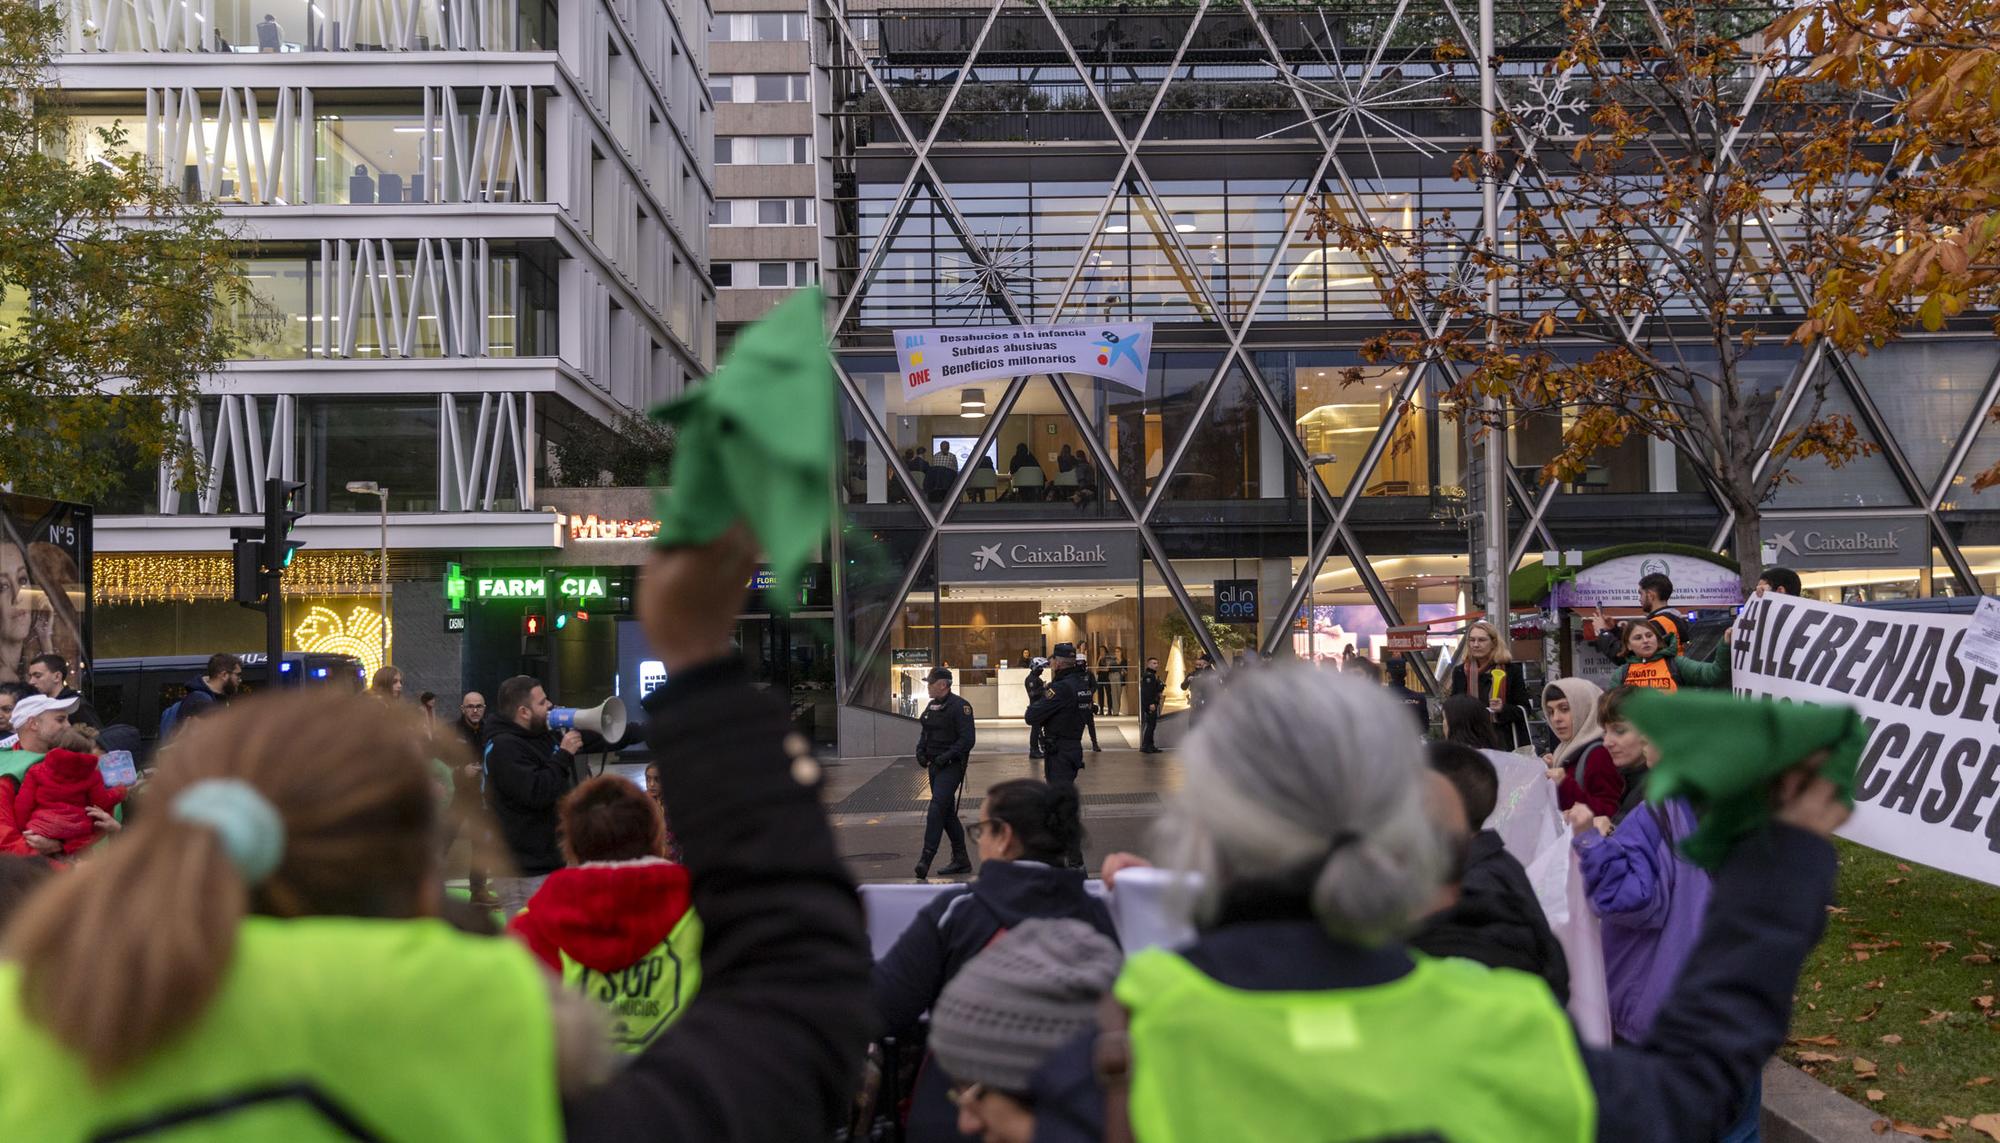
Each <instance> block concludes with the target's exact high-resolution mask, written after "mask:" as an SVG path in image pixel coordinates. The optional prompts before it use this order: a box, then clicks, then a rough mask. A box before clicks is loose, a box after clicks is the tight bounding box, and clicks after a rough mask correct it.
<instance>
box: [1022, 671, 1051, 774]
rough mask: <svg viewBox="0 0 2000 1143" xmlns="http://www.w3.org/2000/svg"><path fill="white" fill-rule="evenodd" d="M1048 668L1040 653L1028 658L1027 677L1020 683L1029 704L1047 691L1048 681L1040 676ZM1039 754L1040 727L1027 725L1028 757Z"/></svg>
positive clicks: (1038, 755) (1032, 703)
mask: <svg viewBox="0 0 2000 1143" xmlns="http://www.w3.org/2000/svg"><path fill="white" fill-rule="evenodd" d="M1048 669H1049V661H1048V660H1047V659H1044V658H1042V657H1041V656H1040V655H1037V656H1035V657H1034V658H1032V659H1030V660H1028V677H1027V679H1026V680H1025V681H1024V682H1023V684H1022V685H1023V686H1024V687H1025V688H1026V689H1027V692H1028V705H1029V706H1033V705H1035V704H1036V703H1038V702H1040V701H1042V696H1043V695H1045V694H1047V693H1049V681H1048V680H1047V679H1045V678H1043V677H1042V672H1043V671H1046V670H1048ZM1041 756H1042V731H1041V728H1040V727H1029V728H1028V757H1029V758H1030V759H1038V758H1040V757H1041Z"/></svg>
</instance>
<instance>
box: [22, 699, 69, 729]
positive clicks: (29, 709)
mask: <svg viewBox="0 0 2000 1143" xmlns="http://www.w3.org/2000/svg"><path fill="white" fill-rule="evenodd" d="M76 704H77V700H76V699H74V698H66V699H52V698H50V697H49V696H47V695H29V696H28V697H27V698H24V699H22V700H21V701H20V702H17V703H15V704H14V729H15V730H19V729H21V728H22V727H24V726H26V725H28V724H29V723H31V722H33V721H34V720H35V716H36V715H38V714H45V713H47V712H49V711H52V710H61V711H70V710H75V709H76Z"/></svg>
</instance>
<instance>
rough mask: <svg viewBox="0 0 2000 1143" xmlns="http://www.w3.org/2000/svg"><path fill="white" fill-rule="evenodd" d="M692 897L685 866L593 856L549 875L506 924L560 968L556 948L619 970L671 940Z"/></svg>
mask: <svg viewBox="0 0 2000 1143" xmlns="http://www.w3.org/2000/svg"><path fill="white" fill-rule="evenodd" d="M691 903H692V897H691V892H690V882H689V879H688V871H687V867H686V866H684V865H676V864H674V863H673V862H670V861H667V860H665V859H663V858H657V857H654V858H646V859H643V860H640V861H617V862H602V863H599V862H593V863H591V864H589V865H579V866H575V867H573V868H569V869H558V870H556V871H555V872H554V873H551V874H549V879H548V880H547V881H544V882H543V883H542V887H541V889H539V890H537V891H536V893H535V895H534V896H533V897H531V898H529V899H528V908H527V910H526V911H525V912H523V913H521V914H520V915H518V916H516V917H515V918H514V920H513V922H512V923H510V924H509V925H508V928H509V929H511V930H513V931H514V932H515V933H516V934H517V935H519V936H521V937H522V938H524V939H525V940H527V942H528V944H529V946H530V947H531V948H533V949H534V950H535V953H536V955H538V956H540V957H541V958H542V960H543V961H544V962H545V963H547V964H549V965H550V966H551V967H560V965H561V958H560V957H559V956H557V955H556V950H558V949H560V950H561V951H562V952H565V953H568V954H569V955H570V958H571V959H573V960H575V961H577V962H578V963H580V964H583V965H584V966H586V967H588V968H593V969H596V970H597V971H598V972H616V971H618V970H619V969H622V968H625V967H627V966H629V965H631V963H632V962H633V961H636V960H638V959H639V958H640V957H641V956H644V955H645V954H646V952H647V951H648V950H650V949H651V948H652V947H653V946H655V945H657V944H659V943H660V942H661V941H664V940H666V939H667V934H668V933H671V932H672V931H673V928H674V926H675V925H677V924H679V923H680V920H681V918H682V917H683V916H686V915H687V911H688V908H689V906H690V905H691Z"/></svg>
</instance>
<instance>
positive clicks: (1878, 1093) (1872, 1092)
mask: <svg viewBox="0 0 2000 1143" xmlns="http://www.w3.org/2000/svg"><path fill="white" fill-rule="evenodd" d="M1888 1094H1889V1093H1888V1092H1886V1091H1883V1090H1882V1089H1881V1088H1879V1087H1871V1088H1869V1089H1868V1102H1870V1103H1880V1102H1882V1097H1884V1096H1886V1095H1888Z"/></svg>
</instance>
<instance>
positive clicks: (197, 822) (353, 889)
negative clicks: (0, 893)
mask: <svg viewBox="0 0 2000 1143" xmlns="http://www.w3.org/2000/svg"><path fill="white" fill-rule="evenodd" d="M754 557H755V548H754V545H753V544H751V543H750V542H749V541H748V540H747V538H746V537H745V535H744V534H743V533H742V531H741V530H740V529H738V530H735V531H732V532H731V533H729V534H727V535H725V537H724V538H723V539H722V540H720V541H718V542H716V543H713V544H709V545H706V546H704V547H700V548H691V549H682V550H679V551H674V552H666V553H657V554H655V555H654V556H653V557H652V561H653V562H652V565H651V567H650V568H649V569H648V571H647V574H646V578H645V581H644V585H643V587H642V588H641V598H640V600H639V614H640V623H641V625H642V627H643V629H644V631H645V633H646V637H647V641H648V643H649V645H650V648H651V651H652V653H653V655H654V656H655V657H657V658H659V659H660V660H661V661H663V662H664V663H665V664H666V665H667V668H668V675H669V680H670V681H668V682H667V683H665V684H663V685H662V686H661V687H660V688H659V689H658V690H657V691H655V692H654V693H653V694H652V695H650V696H648V698H647V699H646V708H647V710H648V712H649V714H650V715H651V719H650V722H649V728H650V737H649V741H650V744H651V746H652V748H653V750H654V751H655V752H656V753H657V754H658V755H659V756H660V757H661V758H662V759H663V760H665V761H666V762H667V766H666V767H665V781H666V783H667V791H668V799H669V801H671V802H672V803H673V804H674V805H675V807H676V808H677V809H678V810H679V811H680V814H681V818H680V828H681V836H682V840H683V842H684V843H685V845H686V848H687V852H688V859H689V860H688V870H689V873H690V875H691V878H692V885H693V898H694V906H695V908H696V910H697V911H698V912H699V914H700V916H701V919H702V924H703V926H704V934H703V936H704V940H703V946H702V954H701V955H702V984H701V990H700V992H699V994H698V995H697V996H696V997H695V999H694V1000H693V1002H692V1003H691V1004H689V1005H688V1008H687V1011H686V1012H685V1013H684V1014H683V1015H682V1017H681V1018H680V1020H679V1021H678V1022H676V1023H675V1024H674V1026H673V1027H671V1028H670V1029H668V1030H667V1032H666V1033H664V1034H663V1035H661V1036H660V1037H659V1039H657V1040H656V1041H654V1043H653V1044H652V1045H651V1046H650V1047H648V1048H647V1049H646V1050H645V1051H643V1052H640V1053H638V1054H636V1055H634V1056H632V1057H630V1059H629V1062H627V1063H626V1064H625V1066H624V1067H623V1068H614V1067H613V1066H612V1065H613V1064H614V1063H615V1058H614V1054H613V1053H612V1052H611V1051H610V1048H609V1045H608V1044H607V1043H606V1042H605V1041H604V1039H603V1035H602V1026H601V1023H600V1022H599V1021H598V1019H597V1018H596V1014H595V1013H594V1012H592V1011H591V1009H590V1008H589V1006H588V1001H586V1000H584V999H583V998H581V997H577V996H576V995H575V994H574V993H573V992H571V991H570V990H568V989H565V988H563V987H561V985H560V983H559V982H557V981H555V980H553V979H552V978H551V977H550V976H549V975H548V973H547V972H546V971H545V970H544V969H543V968H542V967H541V965H540V964H538V963H537V962H536V960H535V958H534V956H533V954H531V953H530V952H529V951H528V950H527V949H526V948H524V947H523V946H522V945H521V944H520V943H519V942H516V941H503V940H493V939H490V938H486V937H477V936H472V935H467V934H461V933H459V932H456V931H454V930H453V929H451V928H450V927H449V926H448V925H446V924H444V923H443V922H442V921H439V920H437V919H435V914H436V912H437V909H438V903H439V900H440V893H439V887H438V879H437V875H436V874H437V868H436V862H437V854H436V847H435V835H436V830H437V827H438V806H437V802H436V801H435V799H434V798H433V797H432V794H431V789H430V778H429V774H428V773H427V762H428V757H429V751H428V749H427V748H426V745H425V743H424V742H423V739H422V736H421V734H419V733H418V731H417V727H416V723H415V715H414V713H413V712H410V711H406V710H397V709H395V708H388V709H386V710H385V709H384V708H383V707H382V706H381V705H380V704H379V703H372V702H368V701H366V700H363V699H359V698H355V697H352V696H340V695H335V694H332V693H330V692H328V691H325V690H322V689H314V690H306V691H295V692H290V693H286V694H282V695H278V696H273V697H270V698H266V699H264V700H262V701H261V702H259V703H252V704H247V705H245V706H242V707H237V708H233V709H230V710H228V711H226V712H223V713H222V714H220V715H217V716H215V717H213V718H205V719H202V720H200V721H199V722H198V723H196V724H194V725H191V726H190V727H189V728H188V730H187V732H186V736H185V738H184V740H183V741H184V747H183V748H178V749H175V750H173V751H170V752H168V753H166V754H165V755H164V756H163V758H162V761H161V764H160V767H159V770H158V774H157V776H156V777H155V779H154V783H155V784H154V787H153V789H152V791H151V801H150V803H149V807H148V812H146V813H145V814H143V815H140V816H139V820H138V821H137V822H135V824H134V826H133V827H132V829H131V831H130V832H129V833H128V834H127V835H126V836H125V837H124V838H123V839H121V842H120V844H118V845H116V846H110V847H107V848H106V849H105V851H104V852H103V853H102V854H101V855H100V856H98V857H96V858H94V859H93V860H91V861H89V862H85V863H83V865H82V866H81V867H80V868H79V869H78V870H77V871H75V872H73V873H69V874H65V875H63V876H62V877H60V878H58V879H57V880H56V881H54V882H52V883H50V884H48V885H47V886H45V887H43V888H42V889H40V890H38V891H37V892H36V894H35V896H34V897H32V898H30V899H29V901H28V903H27V905H26V907H25V908H24V909H23V910H22V912H21V913H20V914H19V915H17V916H16V917H15V918H14V920H13V921H12V922H11V923H10V924H9V926H8V929H7V932H6V943H5V947H4V960H0V1038H4V1040H5V1042H6V1043H7V1044H9V1045H10V1049H9V1060H8V1066H7V1068H6V1069H5V1070H4V1072H0V1138H6V1139H48V1140H74V1139H85V1138H112V1137H118V1136H126V1137H130V1136H132V1135H134V1134H138V1133H141V1132H145V1133H154V1132H157V1131H158V1130H159V1129H161V1126H162V1125H163V1124H171V1127H172V1129H173V1132H172V1133H174V1134H176V1135H184V1136H187V1137H190V1138H192V1137H196V1136H205V1135H209V1134H216V1133H226V1134H228V1135H229V1136H230V1137H232V1138H250V1137H258V1138H263V1137H271V1138H293V1137H299V1138H331V1137H335V1136H339V1137H342V1138H348V1137H359V1136H362V1135H366V1136H368V1137H373V1138H381V1139H396V1140H470V1139H508V1140H523V1141H529V1143H557V1141H566V1143H594V1141H609V1140H629V1139H635V1138H641V1137H645V1138H663V1139H686V1140H703V1141H705V1143H753V1141H759V1143H761V1141H765V1140H805V1139H824V1138H828V1137H830V1135H831V1134H832V1132H833V1130H834V1127H835V1125H836V1124H837V1123H839V1122H840V1121H842V1119H843V1117H844V1115H845V1113H846V1111H847V1108H848V1105H849V1102H850V1100H851V1096H852V1094H853V1092H854V1090H855V1084H856V1082H857V1081H858V1079H859V1076H860V1065H861V1061H862V1058H863V1053H864V1051H865V1049H866V1044H867V1026H868V1022H869V994H868V968H869V959H868V945H867V936H866V933H865V930H864V926H863V923H862V916H861V910H860V907H859V904H858V902H857V900H856V896H855V890H854V885H853V882H852V880H851V879H850V878H849V876H848V875H847V873H846V871H845V870H844V869H843V868H842V866H841V863H840V859H839V856H838V854H837V852H836V850H835V848H834V842H833V836H832V832H831V830H830V829H829V827H828V824H827V819H826V815H825V813H824V811H823V810H822V809H821V807H820V796H821V790H820V787H821V773H820V768H819V765H818V763H817V762H816V761H815V760H814V759H813V757H812V756H811V754H810V753H809V752H808V751H807V749H806V748H805V747H804V746H803V745H802V744H797V743H793V742H791V741H789V740H790V739H792V738H794V737H795V736H793V735H792V730H791V724H790V718H789V714H788V712H787V710H786V708H785V707H784V705H783V704H782V703H780V702H778V701H776V700H774V699H772V698H771V697H769V696H766V695H764V694H761V693H760V692H759V691H758V690H757V689H756V687H755V686H754V685H753V683H752V681H751V679H750V677H749V674H748V672H747V671H746V669H745V668H744V666H743V665H742V663H741V662H740V660H737V659H736V658H734V657H733V656H732V655H731V653H730V650H729V648H730V643H731V638H732V635H733V633H734V629H735V617H736V615H737V614H738V613H739V612H741V610H742V607H743V601H744V594H745V593H744V584H745V583H746V582H747V581H748V579H749V576H750V572H751V569H752V567H753V566H754V563H753V561H754ZM302 754H304V755H307V756H310V757H311V758H312V759H314V761H315V762H316V763H317V764H315V765H300V764H299V762H300V758H301V756H302ZM106 965H116V966H118V971H115V972H113V971H106V968H105V966H106ZM23 981H31V982H33V984H32V986H31V987H24V985H23ZM80 1093H87V1095H88V1097H87V1098H85V1097H84V1096H83V1095H81V1094H80ZM250 1116H256V1117H257V1118H255V1119H251V1118H248V1117H250ZM259 1123H262V1124H264V1125H265V1126H266V1127H269V1128H270V1130H268V1131H260V1130H259V1129H258V1127H257V1126H256V1124H259ZM357 1124H360V1125H365V1129H362V1128H358V1127H357V1126H356V1125H357Z"/></svg>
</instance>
